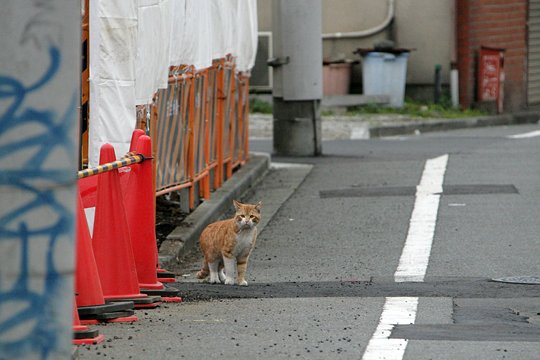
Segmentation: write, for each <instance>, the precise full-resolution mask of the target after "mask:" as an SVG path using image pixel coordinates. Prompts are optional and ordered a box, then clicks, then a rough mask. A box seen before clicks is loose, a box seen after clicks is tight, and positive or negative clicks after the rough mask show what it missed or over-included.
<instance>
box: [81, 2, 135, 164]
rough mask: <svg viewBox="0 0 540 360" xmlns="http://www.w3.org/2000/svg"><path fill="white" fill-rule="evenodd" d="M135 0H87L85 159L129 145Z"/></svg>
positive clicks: (121, 152)
mask: <svg viewBox="0 0 540 360" xmlns="http://www.w3.org/2000/svg"><path fill="white" fill-rule="evenodd" d="M136 37H137V2H136V0H123V1H110V0H90V44H91V49H90V50H91V51H90V79H89V80H90V123H89V137H88V141H89V145H88V162H89V165H90V166H96V165H98V164H99V149H100V148H101V146H102V145H103V144H105V143H110V144H112V145H113V146H114V147H115V152H116V155H117V157H120V156H122V155H124V153H125V152H126V151H127V150H128V148H129V141H130V138H131V133H132V132H133V129H134V128H135V55H136V49H137V48H136Z"/></svg>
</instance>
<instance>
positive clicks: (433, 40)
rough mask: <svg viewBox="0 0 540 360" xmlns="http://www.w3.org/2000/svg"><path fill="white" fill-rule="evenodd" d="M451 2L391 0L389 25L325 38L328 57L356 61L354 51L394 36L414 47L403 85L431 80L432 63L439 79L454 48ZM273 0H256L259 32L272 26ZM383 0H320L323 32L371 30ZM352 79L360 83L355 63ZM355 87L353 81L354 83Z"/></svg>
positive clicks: (384, 10) (384, 6) (445, 75)
mask: <svg viewBox="0 0 540 360" xmlns="http://www.w3.org/2000/svg"><path fill="white" fill-rule="evenodd" d="M454 1H455V0H437V1H433V0H395V21H394V23H393V25H392V26H391V28H390V29H388V30H386V31H383V32H382V33H379V34H377V35H374V36H370V37H367V38H362V39H335V40H334V39H332V40H324V42H323V57H324V58H326V59H338V58H348V59H359V57H358V56H357V55H354V54H353V51H354V50H355V49H357V48H370V47H373V43H374V42H376V41H379V40H382V39H393V40H394V41H395V42H396V46H398V47H404V48H414V49H415V51H413V52H412V53H411V57H410V58H409V64H408V65H409V66H408V75H407V83H408V84H415V85H424V84H427V85H431V84H433V74H434V67H435V65H436V64H440V65H442V67H443V73H442V74H443V82H444V83H447V82H448V71H449V67H450V62H451V60H452V58H453V55H454V49H455V28H454V23H455V17H454V10H455V6H454ZM271 3H272V0H259V1H258V11H259V30H260V31H271V29H272V18H271V16H272V14H271ZM387 8H388V1H387V0H322V9H323V11H322V13H323V19H322V21H323V33H335V32H350V31H359V30H365V29H369V28H372V27H374V26H377V25H379V24H380V23H382V22H383V20H384V19H385V17H386V14H387ZM355 69H356V72H355V74H353V82H355V81H359V76H358V75H359V74H358V71H359V69H360V67H359V66H356V67H355ZM353 85H354V84H353Z"/></svg>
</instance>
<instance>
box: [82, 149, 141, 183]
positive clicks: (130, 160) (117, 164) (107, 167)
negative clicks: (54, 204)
mask: <svg viewBox="0 0 540 360" xmlns="http://www.w3.org/2000/svg"><path fill="white" fill-rule="evenodd" d="M150 159H151V158H149V157H145V156H144V155H142V154H135V155H129V156H126V157H124V158H123V159H121V160H117V161H114V162H110V163H107V164H103V165H99V166H97V167H95V168H90V169H85V170H81V171H79V172H78V173H77V178H79V179H83V178H86V177H89V176H94V175H97V174H101V173H104V172H107V171H111V170H114V169H119V168H121V167H125V166H129V165H133V164H137V163H141V162H143V161H145V160H150Z"/></svg>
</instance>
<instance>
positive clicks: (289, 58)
mask: <svg viewBox="0 0 540 360" xmlns="http://www.w3.org/2000/svg"><path fill="white" fill-rule="evenodd" d="M272 6H273V8H272V13H273V15H272V33H273V51H274V56H275V57H274V58H273V59H271V60H270V61H269V64H270V65H271V66H273V67H274V78H273V80H274V82H273V83H274V86H273V99H274V101H273V103H274V133H273V135H274V136H273V139H274V153H275V154H276V155H282V156H315V155H320V154H321V151H322V147H321V138H322V135H321V130H322V129H321V115H320V102H321V98H322V40H321V29H322V24H321V23H322V19H321V0H295V1H290V0H289V1H288V0H273V3H272Z"/></svg>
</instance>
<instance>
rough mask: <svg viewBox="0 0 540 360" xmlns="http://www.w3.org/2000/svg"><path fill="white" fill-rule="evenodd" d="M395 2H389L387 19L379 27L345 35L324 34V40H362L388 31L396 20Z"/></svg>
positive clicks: (339, 33) (390, 0) (393, 0)
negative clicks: (389, 26)
mask: <svg viewBox="0 0 540 360" xmlns="http://www.w3.org/2000/svg"><path fill="white" fill-rule="evenodd" d="M394 2H395V0H388V11H387V13H386V18H385V19H384V21H383V22H382V23H381V24H379V25H377V26H375V27H372V28H371V29H366V30H360V31H351V32H344V33H342V32H336V33H328V34H323V35H322V38H323V40H327V39H354V38H362V37H367V36H371V35H375V34H377V33H379V32H381V31H383V30H384V29H386V28H387V27H388V25H390V23H391V22H392V20H393V19H394V16H395V6H394Z"/></svg>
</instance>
